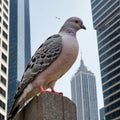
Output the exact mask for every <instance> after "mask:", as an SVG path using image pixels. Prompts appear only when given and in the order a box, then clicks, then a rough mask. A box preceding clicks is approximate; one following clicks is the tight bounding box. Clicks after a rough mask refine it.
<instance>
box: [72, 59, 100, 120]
mask: <svg viewBox="0 0 120 120" xmlns="http://www.w3.org/2000/svg"><path fill="white" fill-rule="evenodd" d="M71 92H72V100H73V102H74V103H76V106H77V120H98V107H97V94H96V79H95V76H94V74H93V73H92V72H90V71H88V70H87V67H86V66H85V65H84V62H83V60H82V59H81V65H80V68H79V69H78V71H77V73H76V74H75V75H74V76H73V78H72V80H71Z"/></svg>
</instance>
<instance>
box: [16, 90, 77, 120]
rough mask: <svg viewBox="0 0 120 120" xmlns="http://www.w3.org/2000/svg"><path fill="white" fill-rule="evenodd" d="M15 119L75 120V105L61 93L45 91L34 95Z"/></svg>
mask: <svg viewBox="0 0 120 120" xmlns="http://www.w3.org/2000/svg"><path fill="white" fill-rule="evenodd" d="M16 120H77V114H76V106H75V104H74V103H73V102H72V101H71V100H69V99H68V98H66V97H64V96H62V95H58V94H55V93H50V92H45V93H41V94H40V95H39V96H35V97H34V98H33V100H31V101H30V102H29V103H28V104H27V105H26V106H25V107H24V108H23V109H22V110H21V111H20V112H19V113H18V114H17V115H16Z"/></svg>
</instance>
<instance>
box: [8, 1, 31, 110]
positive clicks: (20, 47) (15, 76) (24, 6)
mask: <svg viewBox="0 0 120 120" xmlns="http://www.w3.org/2000/svg"><path fill="white" fill-rule="evenodd" d="M30 57H31V47H30V17H29V0H10V47H9V76H8V79H9V80H8V111H10V108H11V106H12V104H13V101H14V99H13V97H14V95H15V93H16V89H17V86H18V81H20V80H21V77H22V74H23V72H24V69H25V67H26V65H27V63H28V61H29V59H30Z"/></svg>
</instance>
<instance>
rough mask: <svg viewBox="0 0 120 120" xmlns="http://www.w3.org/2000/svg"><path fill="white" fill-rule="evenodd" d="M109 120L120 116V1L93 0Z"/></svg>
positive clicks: (93, 14)
mask: <svg viewBox="0 0 120 120" xmlns="http://www.w3.org/2000/svg"><path fill="white" fill-rule="evenodd" d="M91 6H92V16H93V25H94V28H95V29H96V31H97V42H98V51H99V60H100V69H101V78H102V88H103V97H104V105H105V107H104V108H105V117H106V120H113V119H114V120H118V119H120V0H91Z"/></svg>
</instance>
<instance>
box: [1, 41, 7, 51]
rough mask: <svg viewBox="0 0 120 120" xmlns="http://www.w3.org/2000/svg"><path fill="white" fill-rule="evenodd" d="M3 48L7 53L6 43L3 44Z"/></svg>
mask: <svg viewBox="0 0 120 120" xmlns="http://www.w3.org/2000/svg"><path fill="white" fill-rule="evenodd" d="M2 47H3V48H4V49H5V50H6V51H7V45H6V43H5V42H2Z"/></svg>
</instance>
